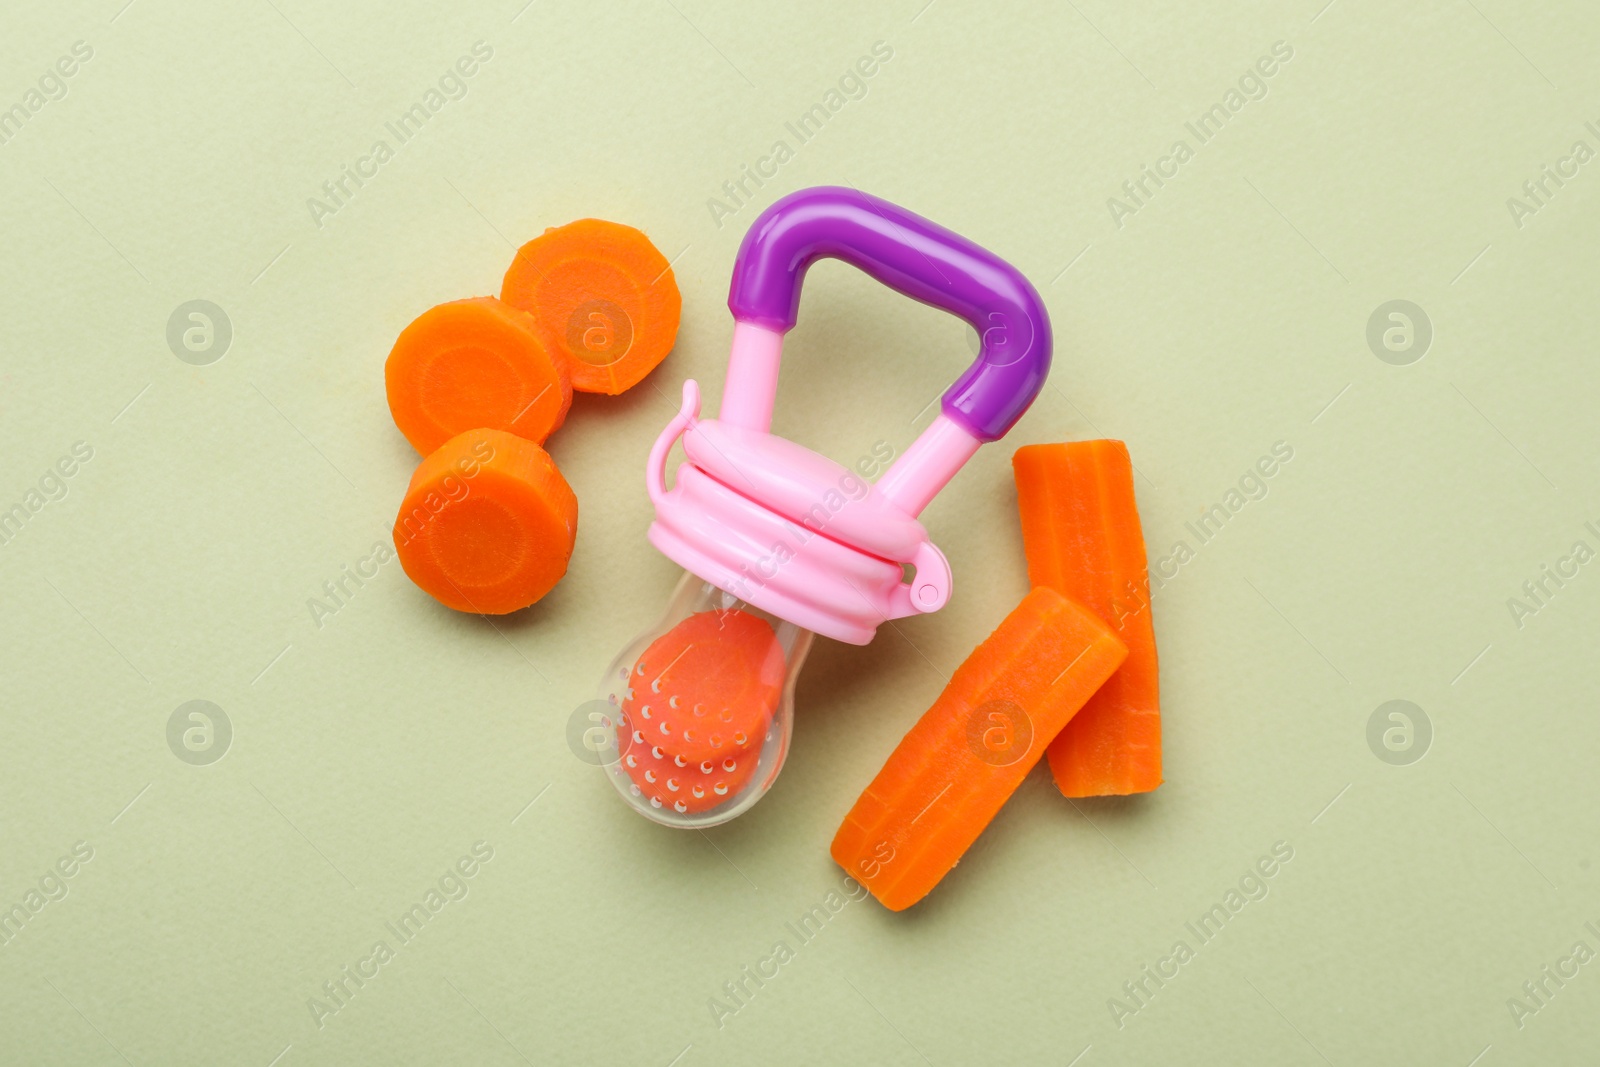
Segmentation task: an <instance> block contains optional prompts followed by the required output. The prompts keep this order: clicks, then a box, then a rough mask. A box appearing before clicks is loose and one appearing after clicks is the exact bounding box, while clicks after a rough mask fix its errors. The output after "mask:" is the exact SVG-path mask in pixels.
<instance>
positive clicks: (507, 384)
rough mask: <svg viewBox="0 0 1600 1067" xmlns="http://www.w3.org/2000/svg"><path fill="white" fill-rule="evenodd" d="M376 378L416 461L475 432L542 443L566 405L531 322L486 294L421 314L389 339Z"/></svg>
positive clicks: (557, 369) (558, 373)
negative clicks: (499, 433) (390, 343)
mask: <svg viewBox="0 0 1600 1067" xmlns="http://www.w3.org/2000/svg"><path fill="white" fill-rule="evenodd" d="M383 377H384V384H385V386H386V387H387V390H388V393H389V411H390V413H391V414H392V415H393V416H394V422H395V425H396V426H398V427H400V432H401V433H403V434H405V436H406V440H408V441H410V442H411V446H412V447H413V448H415V449H416V450H417V451H418V452H421V453H422V454H423V455H427V454H428V453H430V452H432V451H433V450H434V449H436V448H438V447H439V446H440V445H442V444H444V443H445V442H446V441H448V440H450V438H452V437H454V436H456V435H457V434H459V433H463V432H465V431H467V430H472V429H477V428H479V427H488V428H489V429H494V430H508V431H510V432H511V433H514V434H516V435H517V436H518V437H526V438H527V439H528V440H530V441H532V442H533V443H534V444H543V443H544V440H545V438H547V437H549V436H550V434H551V432H552V431H553V430H555V429H556V428H557V427H558V426H560V425H561V423H562V421H563V420H564V419H566V417H567V409H568V408H569V407H571V405H572V377H571V374H570V373H569V372H568V370H567V365H566V361H565V360H562V359H557V358H555V357H554V356H552V355H551V354H550V351H549V350H548V349H547V348H546V346H545V342H544V341H543V340H542V339H541V338H540V336H539V333H538V331H537V330H536V328H535V325H534V321H533V316H531V315H529V314H528V313H527V312H525V311H519V310H518V309H516V308H514V307H512V306H511V305H510V304H504V303H501V302H500V301H498V300H496V299H495V298H494V297H492V296H480V297H474V298H472V299H470V300H455V301H452V302H450V303H448V304H440V305H439V306H438V307H433V308H429V309H428V310H427V311H424V312H423V313H422V314H421V315H420V316H418V317H417V319H416V321H414V322H412V323H411V325H409V326H407V327H406V328H405V329H404V330H403V331H402V332H401V334H400V338H399V340H397V341H395V343H394V349H393V351H391V352H390V353H389V360H388V362H387V363H385V364H384V368H383Z"/></svg>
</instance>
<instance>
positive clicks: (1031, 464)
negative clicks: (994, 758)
mask: <svg viewBox="0 0 1600 1067" xmlns="http://www.w3.org/2000/svg"><path fill="white" fill-rule="evenodd" d="M1011 463H1012V467H1013V469H1014V471H1015V473H1016V478H1017V505H1018V508H1019V510H1020V511H1021V513H1022V543H1023V547H1024V550H1025V551H1026V553H1027V557H1028V578H1029V580H1030V581H1031V582H1032V583H1033V584H1034V585H1043V586H1049V587H1050V588H1051V589H1054V590H1056V591H1057V592H1059V593H1062V594H1064V595H1066V596H1069V597H1072V598H1074V599H1076V600H1080V601H1082V602H1083V603H1084V604H1086V605H1087V606H1088V607H1089V608H1090V609H1092V610H1093V611H1094V612H1095V613H1096V614H1098V615H1099V616H1100V618H1101V619H1103V620H1104V621H1105V622H1106V623H1107V624H1108V625H1109V626H1110V627H1111V628H1112V629H1113V630H1115V631H1116V633H1117V636H1118V637H1120V638H1121V639H1122V642H1123V644H1125V645H1127V646H1128V659H1127V662H1126V663H1124V664H1123V665H1122V669H1121V670H1119V671H1117V673H1116V674H1114V675H1112V676H1111V680H1110V681H1109V682H1107V683H1106V684H1105V686H1104V687H1103V688H1102V689H1101V690H1100V691H1099V692H1098V693H1096V694H1095V695H1094V696H1093V697H1092V698H1090V700H1089V703H1088V705H1087V706H1086V707H1085V708H1084V709H1083V711H1081V712H1079V713H1078V715H1077V717H1075V718H1074V719H1073V720H1072V722H1071V723H1069V724H1068V725H1067V727H1066V729H1064V730H1062V731H1061V734H1060V736H1058V737H1057V738H1056V739H1055V740H1054V741H1053V742H1052V743H1051V745H1050V750H1049V759H1050V772H1051V774H1053V775H1054V776H1055V780H1056V785H1057V787H1059V788H1060V790H1061V792H1062V793H1063V794H1064V795H1066V796H1069V797H1098V796H1125V795H1127V794H1130V793H1148V792H1150V791H1151V790H1152V789H1154V788H1156V786H1158V785H1160V784H1161V780H1162V779H1161V701H1160V691H1159V685H1158V682H1159V679H1158V672H1157V666H1156V636H1155V628H1154V627H1153V626H1152V625H1151V620H1150V582H1149V575H1148V572H1147V571H1146V562H1145V550H1144V533H1143V532H1142V530H1141V528H1140V525H1139V511H1138V509H1137V508H1136V507H1135V506H1134V499H1133V466H1132V463H1131V461H1130V460H1129V459H1128V448H1127V446H1126V445H1124V444H1123V443H1122V442H1121V441H1077V442H1073V443H1071V444H1058V445H1027V446H1024V447H1023V448H1019V449H1017V452H1016V455H1015V456H1013V457H1012V461H1011Z"/></svg>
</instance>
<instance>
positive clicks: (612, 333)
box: [500, 219, 682, 396]
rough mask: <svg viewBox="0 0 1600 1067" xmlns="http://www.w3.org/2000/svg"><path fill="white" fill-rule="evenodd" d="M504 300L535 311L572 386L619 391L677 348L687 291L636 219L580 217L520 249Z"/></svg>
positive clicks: (502, 295)
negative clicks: (681, 289)
mask: <svg viewBox="0 0 1600 1067" xmlns="http://www.w3.org/2000/svg"><path fill="white" fill-rule="evenodd" d="M500 299H502V300H504V301H505V302H506V303H508V304H513V305H515V306H517V307H519V308H522V309H523V310H524V311H527V312H529V313H530V314H532V315H533V317H534V319H535V320H536V321H537V322H538V324H539V330H540V333H541V336H542V337H544V339H545V343H546V344H547V345H548V346H549V348H550V351H552V352H554V353H557V354H558V355H559V356H561V357H562V358H564V360H565V361H566V363H567V366H568V368H569V369H570V371H571V373H572V387H573V388H574V389H577V390H579V391H580V392H585V393H607V394H610V395H612V396H615V395H616V394H618V393H620V392H622V391H623V390H625V389H629V388H632V387H633V386H635V385H637V384H638V383H639V382H640V380H642V379H643V378H644V376H645V375H646V374H649V373H650V372H651V371H652V370H654V369H655V367H656V364H658V363H660V362H661V361H662V360H663V359H665V358H666V355H667V353H668V352H670V351H672V345H673V342H674V341H676V340H677V337H678V315H679V311H680V310H681V306H682V298H681V297H680V295H679V293H678V282H677V279H676V278H674V277H673V274H672V266H671V265H670V264H669V263H668V262H667V258H666V257H665V256H663V255H662V254H661V253H660V252H659V251H658V250H657V249H656V246H655V245H653V244H651V243H650V239H649V238H648V237H646V236H645V235H644V234H642V233H640V232H639V231H638V230H636V229H634V228H633V227H632V226H624V225H622V224H621V223H616V222H606V221H605V220H603V219H579V220H578V221H577V222H572V223H568V224H567V225H565V226H561V227H558V228H555V229H549V230H546V231H545V232H544V234H543V235H542V236H539V237H535V238H534V239H533V240H531V241H529V242H528V243H527V244H525V245H523V246H522V247H521V248H520V249H518V250H517V256H516V259H515V260H513V261H512V263H511V269H510V270H508V271H506V277H505V281H504V283H503V284H502V285H501V287H500Z"/></svg>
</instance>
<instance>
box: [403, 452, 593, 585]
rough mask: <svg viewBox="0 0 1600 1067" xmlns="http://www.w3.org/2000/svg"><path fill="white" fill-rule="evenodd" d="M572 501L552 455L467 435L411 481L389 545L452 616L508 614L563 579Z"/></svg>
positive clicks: (573, 523) (573, 519)
mask: <svg viewBox="0 0 1600 1067" xmlns="http://www.w3.org/2000/svg"><path fill="white" fill-rule="evenodd" d="M577 532H578V499H577V497H575V496H573V494H572V489H571V487H570V486H568V485H567V482H566V479H564V478H562V477H561V472H560V471H558V470H557V469H556V465H555V462H554V461H553V460H552V459H551V458H550V456H549V454H548V453H546V452H545V450H544V449H542V448H540V447H539V446H538V445H536V444H534V443H533V442H532V441H529V440H526V439H524V438H521V437H518V436H516V435H515V434H511V433H506V432H505V431H503V430H488V429H479V430H468V431H467V432H466V433H464V434H460V435H458V436H456V437H452V438H451V439H450V440H449V441H447V442H445V443H444V444H443V445H441V446H440V447H439V448H438V449H437V450H435V451H434V452H433V453H431V454H430V455H429V456H428V458H427V459H425V460H423V461H422V465H421V466H419V467H418V468H417V470H416V473H415V474H413V475H412V476H411V485H410V487H409V488H408V489H407V490H406V497H405V501H404V502H403V503H402V504H401V505H400V515H399V517H398V518H396V519H395V522H394V543H395V548H396V550H397V552H398V554H399V556H400V565H401V566H402V567H404V568H405V572H406V574H407V575H409V576H410V578H411V580H412V581H413V582H415V583H416V584H417V585H418V586H419V587H420V588H421V589H422V590H423V592H425V593H427V594H428V595H429V596H431V597H433V598H434V599H435V600H437V601H439V603H441V604H443V605H445V606H446V607H449V608H454V609H455V610H457V611H470V612H474V613H477V614H481V615H504V614H506V613H507V612H511V611H516V610H517V609H519V608H525V607H527V606H528V605H529V604H532V603H533V602H534V601H536V600H538V599H539V598H540V597H542V596H544V595H545V594H546V593H548V592H549V591H550V590H551V589H552V588H553V587H554V586H555V584H556V583H557V582H558V581H560V580H561V576H562V575H564V574H565V573H566V572H567V561H568V560H569V559H570V558H571V557H572V545H573V541H574V539H575V538H576V536H577Z"/></svg>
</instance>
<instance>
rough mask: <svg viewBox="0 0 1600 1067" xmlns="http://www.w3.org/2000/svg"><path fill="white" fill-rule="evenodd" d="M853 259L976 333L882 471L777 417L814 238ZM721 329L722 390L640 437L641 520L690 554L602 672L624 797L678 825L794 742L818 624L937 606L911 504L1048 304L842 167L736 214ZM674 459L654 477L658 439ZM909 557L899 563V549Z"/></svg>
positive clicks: (943, 592)
mask: <svg viewBox="0 0 1600 1067" xmlns="http://www.w3.org/2000/svg"><path fill="white" fill-rule="evenodd" d="M829 256H831V257H834V258H837V259H842V260H844V261H845V262H847V263H850V264H852V265H854V266H856V267H858V268H860V269H861V270H863V271H865V272H866V273H867V274H869V275H871V276H872V277H874V278H876V279H877V280H879V281H880V282H883V283H884V284H885V285H887V286H889V287H890V288H892V289H895V290H897V291H898V292H901V293H904V294H905V295H906V296H909V297H911V298H912V299H914V300H919V301H921V302H922V303H925V304H931V305H932V306H934V307H937V308H941V309H943V310H945V311H949V312H951V313H952V314H955V315H958V316H960V317H961V318H963V319H965V320H966V321H967V322H968V323H970V324H971V325H972V326H973V327H974V328H975V329H976V330H977V331H978V334H979V336H980V337H981V338H982V348H981V351H980V352H979V355H978V359H977V362H975V363H973V364H972V366H971V367H969V368H968V369H967V370H966V372H965V373H964V374H962V375H961V377H960V378H958V379H957V380H956V382H955V384H954V385H952V386H951V387H950V388H949V389H948V390H946V392H945V393H944V396H943V398H942V400H941V402H940V413H939V415H938V416H937V417H936V418H935V419H934V420H933V423H932V424H931V425H930V426H928V428H927V429H926V430H924V431H923V432H922V434H921V435H920V436H919V437H918V438H917V439H916V440H915V441H914V442H913V443H912V444H911V446H910V447H909V448H907V449H906V451H905V452H904V454H903V455H901V456H900V458H899V459H898V460H896V461H895V463H894V464H893V465H892V466H891V467H890V468H889V469H888V470H887V471H886V472H885V473H884V474H883V476H882V477H881V478H880V479H879V480H878V482H877V483H876V484H875V485H869V484H867V483H865V482H863V481H862V480H861V479H859V478H858V477H857V476H856V474H855V472H854V471H851V470H850V469H848V468H846V467H844V466H841V465H840V464H837V463H835V462H833V461H832V460H830V459H827V458H826V457H824V456H821V455H818V454H817V453H815V452H813V451H811V450H809V449H807V448H804V447H802V446H801V445H798V444H796V443H794V442H792V441H788V440H785V439H784V438H782V437H775V436H773V435H772V434H771V433H770V432H769V429H770V426H771V421H772V406H773V400H774V398H775V396H776V393H777V385H778V365H779V362H780V358H781V355H782V351H783V336H784V334H785V333H786V332H788V331H789V330H790V329H792V328H793V327H794V325H795V321H796V318H797V312H798V310H799V306H800V285H801V282H802V280H803V279H804V277H805V272H806V269H807V268H808V267H810V265H811V264H812V263H813V262H814V261H816V260H817V259H820V258H823V257H829ZM728 307H729V308H730V309H731V310H732V311H733V318H734V328H733V349H732V352H731V354H730V355H729V358H728V375H727V382H726V386H725V388H724V389H723V396H722V408H721V411H720V412H719V414H718V417H717V418H715V419H702V418H701V417H700V389H699V386H698V385H697V384H696V383H695V382H694V381H693V380H692V379H691V380H689V381H686V382H685V383H684V386H683V407H682V409H681V410H680V411H679V412H678V415H677V416H676V417H675V418H673V419H672V421H671V422H669V423H668V424H667V427H666V429H665V430H663V431H662V433H661V436H660V437H659V438H657V439H656V443H655V447H654V448H652V449H651V452H650V459H649V464H648V467H647V469H646V472H645V480H646V485H647V486H648V488H649V492H650V499H651V501H652V502H653V503H654V504H655V509H656V517H655V521H654V522H653V523H651V525H650V531H649V537H650V542H651V543H652V544H653V545H655V546H656V548H658V549H660V550H661V552H662V553H664V554H665V555H666V556H667V557H668V558H669V559H671V560H673V561H674V562H675V563H678V564H680V565H682V566H683V567H684V569H685V570H686V572H687V573H686V574H685V575H684V576H683V579H682V581H681V582H679V584H678V587H677V590H676V591H675V592H674V593H673V595H672V598H671V601H670V602H669V604H668V607H667V611H666V614H665V615H664V616H663V617H662V619H661V621H660V622H659V623H658V624H657V625H655V626H653V627H651V628H650V629H649V630H647V631H646V632H645V633H644V634H642V635H640V636H639V637H638V638H637V639H635V640H634V641H633V642H632V643H631V644H630V645H629V646H628V647H627V648H625V649H623V651H622V652H621V654H620V655H619V656H618V657H617V659H616V660H615V661H614V662H613V663H612V664H611V666H610V667H609V668H608V670H607V672H606V676H605V679H604V681H603V682H602V684H601V692H600V698H601V699H602V700H605V701H607V702H608V703H609V704H610V705H611V706H612V709H613V710H612V711H611V712H610V713H609V714H608V715H607V719H608V723H609V727H610V730H611V731H612V741H613V743H614V746H615V747H614V748H613V749H612V750H611V752H610V753H609V756H610V760H611V762H610V763H609V764H608V766H607V767H606V769H607V772H608V773H609V774H610V775H611V776H612V781H613V783H614V784H615V785H616V786H617V788H618V790H619V792H621V794H622V796H623V798H624V799H626V800H627V801H628V802H629V803H630V804H632V805H633V807H634V808H636V809H637V810H638V811H639V812H640V813H642V814H643V815H645V816H646V817H648V818H650V819H653V820H655V821H656V822H660V823H663V824H665V825H668V826H679V827H705V826H714V825H716V824H718V823H722V822H726V821H727V820H729V819H731V818H733V817H734V816H736V815H738V814H740V813H741V812H743V811H745V810H746V809H747V808H749V807H750V806H751V805H752V804H754V803H755V802H756V801H757V800H759V799H760V798H761V796H762V794H764V793H765V792H766V790H767V788H768V787H769V786H770V785H771V784H772V781H773V779H775V778H776V777H777V774H778V771H779V770H780V769H781V767H782V765H783V760H784V757H785V755H786V754H787V752H788V748H789V736H790V729H791V723H792V717H793V695H794V685H795V679H796V678H797V676H798V674H799V671H800V666H801V664H802V662H803V661H804V659H805V656H806V653H807V651H808V650H809V649H810V646H811V637H812V634H813V633H819V634H822V635H824V636H826V637H832V638H834V639H836V640H839V641H845V642H848V643H850V644H857V645H864V644H866V643H867V642H869V641H871V640H872V636H873V634H874V633H875V632H876V630H877V627H878V625H879V624H880V623H883V622H885V621H887V620H890V619H899V618H903V617H905V616H908V615H916V614H921V613H925V612H931V611H937V610H938V609H939V608H941V607H943V606H944V604H945V602H946V601H947V600H948V599H949V598H950V587H951V576H950V565H949V563H947V562H946V561H945V558H944V554H943V553H941V552H940V551H939V549H938V548H937V547H936V546H935V545H934V544H933V542H932V541H931V540H929V538H928V533H927V531H926V530H925V529H924V528H923V526H922V524H921V523H920V522H918V521H917V516H918V515H919V514H921V512H922V509H923V508H924V507H926V506H927V505H928V502H929V501H931V500H932V499H933V497H934V496H935V495H936V494H937V493H938V492H939V490H941V489H943V488H944V486H945V485H946V483H948V482H949V481H950V479H951V478H952V477H953V476H954V475H955V473H956V472H957V471H958V470H960V469H961V467H962V465H963V464H965V463H966V462H967V460H968V459H970V458H972V455H973V454H974V453H975V452H976V451H977V450H978V446H979V445H981V444H984V443H986V442H989V441H994V440H997V439H999V438H1000V437H1002V436H1004V434H1005V433H1006V431H1007V430H1009V429H1010V428H1011V426H1012V424H1014V423H1015V422H1016V421H1017V419H1018V418H1020V417H1021V415H1022V413H1023V412H1024V411H1026V410H1027V408H1028V405H1029V404H1031V403H1032V402H1033V399H1034V397H1035V396H1037V395H1038V393H1039V390H1040V388H1041V387H1042V386H1043V385H1044V380H1045V375H1046V374H1047V373H1048V372H1049V369H1050V349H1051V339H1050V320H1049V317H1048V315H1047V314H1046V312H1045V308H1044V304H1043V302H1042V301H1041V300H1040V299H1039V294H1038V293H1037V292H1036V291H1035V290H1034V288H1033V286H1032V285H1030V284H1029V283H1028V281H1027V279H1025V278H1024V277H1023V276H1022V275H1021V274H1020V273H1019V272H1018V271H1017V270H1016V269H1015V268H1014V267H1012V266H1010V265H1009V264H1007V263H1006V262H1004V261H1003V260H1001V259H999V258H997V257H996V256H994V255H993V254H991V253H989V252H987V251H985V250H984V249H982V248H979V247H978V246H977V245H975V244H973V243H972V242H971V241H968V240H967V239H966V238H963V237H960V236H958V235H956V234H954V233H952V232H950V231H949V230H946V229H944V228H943V227H940V226H936V225H935V224H933V223H931V222H929V221H928V220H927V219H924V218H922V217H920V216H918V215H914V214H912V213H911V212H909V211H906V210H905V209H903V208H900V207H896V206H895V205H894V204H891V203H888V202H887V201H884V200H880V199H878V198H876V197H872V196H868V195H866V194H864V193H860V192H857V191H855V190H853V189H845V188H828V187H824V188H816V189H805V190H801V191H800V192H797V193H793V194H791V195H789V196H787V197H784V198H783V199H781V200H779V201H778V202H777V203H775V204H773V205H772V206H771V207H769V208H768V209H767V210H766V211H764V212H763V213H762V214H761V216H760V217H759V218H757V219H756V221H755V223H754V224H753V225H752V226H751V228H750V231H749V233H747V234H746V235H745V239H744V243H743V244H742V245H741V246H740V248H739V254H738V258H737V259H736V261H735V263H734V268H733V282H732V285H731V287H730V291H729V294H728ZM680 438H681V439H682V441H683V450H684V454H685V457H686V461H685V462H684V463H682V464H681V465H680V466H679V467H678V469H677V472H676V478H675V484H674V485H673V487H672V488H671V489H668V488H667V485H666V464H667V453H668V452H669V450H670V449H671V448H672V445H673V444H674V442H676V441H678V440H679V439H680ZM907 565H909V567H910V568H911V571H912V573H911V577H910V578H909V579H907V577H906V567H907Z"/></svg>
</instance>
